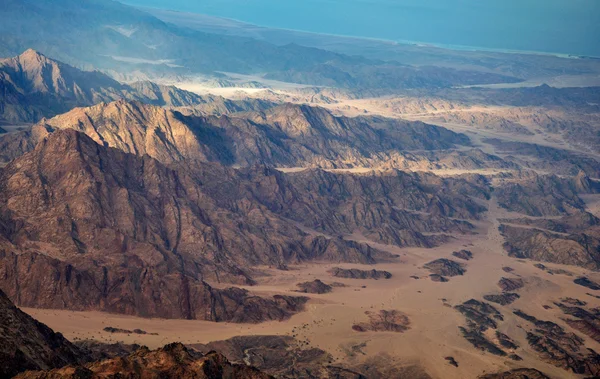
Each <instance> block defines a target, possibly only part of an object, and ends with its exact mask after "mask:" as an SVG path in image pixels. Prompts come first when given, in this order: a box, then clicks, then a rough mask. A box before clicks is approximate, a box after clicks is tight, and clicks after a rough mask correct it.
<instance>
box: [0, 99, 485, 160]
mask: <svg viewBox="0 0 600 379" xmlns="http://www.w3.org/2000/svg"><path fill="white" fill-rule="evenodd" d="M58 129H75V130H78V131H81V132H84V133H86V134H87V135H89V136H90V137H91V138H92V139H94V140H95V141H96V142H98V143H101V144H105V145H107V146H111V147H115V148H118V149H121V150H123V151H125V152H129V153H135V154H140V155H143V154H148V155H150V156H151V157H153V158H156V159H158V160H159V161H161V162H163V163H167V164H169V163H173V162H178V161H183V160H194V161H203V162H206V161H210V162H220V163H223V164H226V165H241V166H248V165H253V164H269V165H275V166H283V167H325V168H345V167H356V166H359V167H360V166H363V167H364V166H366V167H376V166H377V165H379V164H381V163H382V162H389V161H390V160H392V161H394V160H395V161H400V162H403V163H404V164H407V163H406V162H407V161H415V162H416V161H423V162H435V161H440V157H439V156H438V157H428V156H427V154H425V153H422V152H420V153H418V154H417V153H415V154H416V155H415V154H411V153H409V152H410V151H413V150H417V151H422V150H428V151H429V150H435V149H450V148H453V147H455V146H456V145H462V146H469V145H470V141H469V139H468V137H466V136H465V135H463V134H458V133H455V132H451V131H449V130H448V129H445V128H441V127H437V126H433V125H428V124H424V123H421V122H408V121H403V120H395V119H386V118H381V117H357V118H348V117H337V116H334V115H332V114H331V112H329V111H327V110H325V109H323V108H318V107H311V106H307V105H293V104H285V105H281V106H277V107H272V108H269V109H267V110H265V111H262V112H247V113H241V114H235V115H225V116H219V117H217V116H196V115H190V116H184V115H183V114H182V113H180V112H178V111H173V110H167V109H164V108H161V107H157V106H151V105H147V104H143V103H140V102H137V101H124V100H120V101H116V102H112V103H108V104H107V103H100V104H97V105H95V106H92V107H88V108H77V109H74V110H72V111H70V112H68V113H65V114H62V115H59V116H56V117H54V118H52V119H45V120H42V121H41V122H40V123H39V124H38V125H36V126H34V127H33V129H32V130H31V131H24V132H20V133H14V134H13V135H7V136H4V137H0V145H1V146H2V147H3V153H2V155H3V156H4V157H5V158H4V161H5V162H6V161H8V160H10V159H13V158H14V157H16V156H18V155H19V154H21V153H22V152H24V151H27V150H28V149H30V148H31V147H32V146H33V145H35V143H37V142H39V138H36V137H35V135H45V134H46V132H48V131H52V130H58ZM32 138H33V143H31V139H32ZM404 151H407V152H406V153H404ZM403 154H409V156H405V155H403ZM437 154H441V153H437ZM453 154H454V155H455V159H460V158H461V157H460V156H461V155H464V154H467V153H453ZM481 159H483V160H484V161H489V162H490V163H492V162H491V161H492V160H493V159H491V157H480V158H479V160H481ZM442 161H443V160H442ZM408 164H410V163H408Z"/></svg>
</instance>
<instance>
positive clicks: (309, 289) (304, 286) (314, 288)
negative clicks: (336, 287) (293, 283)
mask: <svg viewBox="0 0 600 379" xmlns="http://www.w3.org/2000/svg"><path fill="white" fill-rule="evenodd" d="M297 286H298V292H303V293H316V294H323V293H329V292H331V291H332V290H333V287H332V286H330V285H329V284H325V283H323V282H322V281H320V280H319V279H315V280H313V281H312V282H304V283H298V284H297Z"/></svg>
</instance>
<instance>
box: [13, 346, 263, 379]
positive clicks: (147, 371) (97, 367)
mask: <svg viewBox="0 0 600 379" xmlns="http://www.w3.org/2000/svg"><path fill="white" fill-rule="evenodd" d="M83 377H88V378H89V377H127V378H132V379H142V378H154V377H157V378H158V377H160V378H182V379H191V378H198V379H225V378H239V379H268V378H272V377H271V376H270V375H267V374H265V373H262V372H260V371H259V370H258V369H256V368H254V367H250V366H246V365H241V364H232V363H230V362H229V361H228V360H227V358H225V357H224V356H223V355H222V354H219V353H216V352H210V353H207V354H206V355H202V354H200V353H197V352H195V351H192V350H189V349H188V348H186V347H185V346H183V345H182V344H180V343H173V344H170V345H166V346H165V347H163V348H161V349H157V350H153V351H151V350H149V349H148V348H145V347H142V348H140V349H139V350H137V351H136V352H134V353H132V354H130V355H128V356H126V357H122V358H114V359H107V360H103V361H99V362H93V363H88V364H86V365H80V366H67V367H64V368H61V369H55V370H50V371H47V372H40V371H37V372H35V371H33V372H26V373H23V374H21V375H19V376H17V378H19V379H42V378H44V379H50V378H56V379H58V378H83Z"/></svg>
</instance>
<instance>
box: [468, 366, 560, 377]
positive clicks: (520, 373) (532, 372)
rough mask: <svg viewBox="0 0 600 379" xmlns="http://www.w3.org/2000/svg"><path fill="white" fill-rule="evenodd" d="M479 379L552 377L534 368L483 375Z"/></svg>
mask: <svg viewBox="0 0 600 379" xmlns="http://www.w3.org/2000/svg"><path fill="white" fill-rule="evenodd" d="M479 379H550V377H548V376H546V375H544V373H542V372H541V371H538V370H536V369H533V368H516V369H513V370H510V371H505V372H499V373H497V374H486V375H481V376H479Z"/></svg>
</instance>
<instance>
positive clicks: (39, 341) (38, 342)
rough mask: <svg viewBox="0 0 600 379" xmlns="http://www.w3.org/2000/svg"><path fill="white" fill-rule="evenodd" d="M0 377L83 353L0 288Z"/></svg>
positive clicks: (81, 357) (66, 361)
mask: <svg viewBox="0 0 600 379" xmlns="http://www.w3.org/2000/svg"><path fill="white" fill-rule="evenodd" d="M0 340H1V341H2V344H1V345H0V377H3V378H7V377H8V378H10V377H12V376H14V375H16V374H17V373H19V372H21V371H24V370H47V369H52V368H57V367H61V366H64V365H67V364H70V363H76V362H83V361H84V359H85V355H84V354H83V353H82V352H81V351H80V350H79V349H78V348H77V347H76V346H74V345H73V344H71V343H70V342H69V341H67V340H66V339H65V338H63V336H62V335H61V334H60V333H54V332H53V331H52V330H51V329H50V328H48V327H47V326H46V325H44V324H42V323H40V322H38V321H36V320H35V319H33V318H32V317H30V316H29V315H27V314H25V313H23V312H21V310H19V309H18V308H17V307H15V306H14V305H13V304H12V303H11V301H10V300H9V299H8V297H7V296H6V295H5V294H4V293H3V292H2V291H0Z"/></svg>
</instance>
